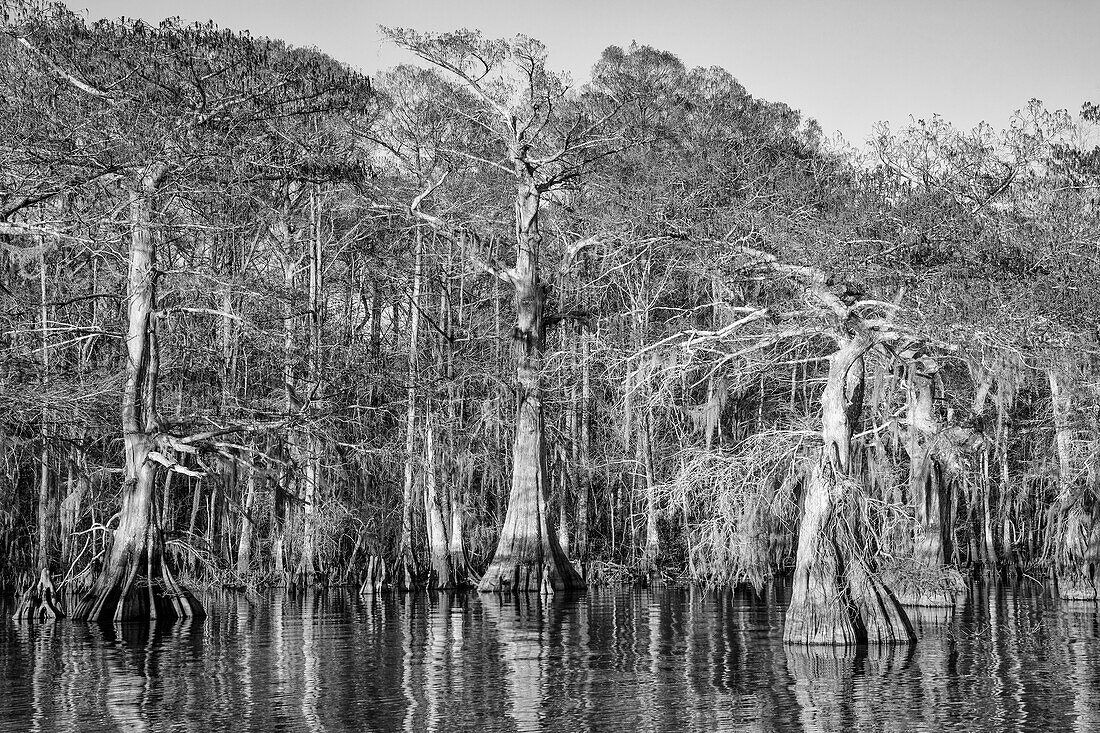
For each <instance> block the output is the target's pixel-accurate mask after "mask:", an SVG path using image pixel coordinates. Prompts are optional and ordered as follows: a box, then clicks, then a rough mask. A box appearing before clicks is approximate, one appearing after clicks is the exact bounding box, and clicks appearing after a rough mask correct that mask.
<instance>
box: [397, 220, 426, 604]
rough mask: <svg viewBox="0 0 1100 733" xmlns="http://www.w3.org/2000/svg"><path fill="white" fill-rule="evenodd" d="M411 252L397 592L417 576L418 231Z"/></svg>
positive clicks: (420, 261)
mask: <svg viewBox="0 0 1100 733" xmlns="http://www.w3.org/2000/svg"><path fill="white" fill-rule="evenodd" d="M413 237H414V240H415V248H416V249H415V252H414V255H413V282H412V292H411V293H410V294H409V353H408V363H407V366H408V372H407V374H406V377H405V378H406V380H407V384H406V387H405V400H406V403H405V474H404V483H403V485H402V486H403V488H402V492H401V534H400V536H399V537H398V540H397V566H396V567H395V569H394V570H395V572H396V574H397V588H398V590H408V589H409V588H410V587H412V583H413V578H415V577H416V576H417V574H418V566H417V562H416V553H415V552H414V550H413V545H412V536H413V509H414V502H415V496H416V463H417V458H416V401H417V380H418V379H420V374H419V368H418V364H419V349H420V343H419V340H420V290H421V286H422V282H423V279H424V278H423V268H424V241H423V235H422V234H421V231H420V227H417V228H416V229H415V230H414V231H413Z"/></svg>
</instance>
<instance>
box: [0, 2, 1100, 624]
mask: <svg viewBox="0 0 1100 733" xmlns="http://www.w3.org/2000/svg"><path fill="white" fill-rule="evenodd" d="M4 7H5V10H4V13H5V17H4V18H3V19H2V20H3V22H4V29H5V30H4V33H3V34H2V35H0V48H2V49H3V52H2V54H0V63H2V64H3V66H4V73H3V75H2V76H0V85H2V86H3V89H2V90H0V98H2V100H3V101H2V103H0V116H2V118H3V120H2V123H3V124H2V125H0V129H2V130H3V132H2V133H0V160H2V164H0V176H2V178H0V253H2V262H0V265H2V269H0V303H2V305H0V349H2V353H3V355H4V356H3V360H2V362H0V363H2V366H0V395H2V398H3V401H4V405H5V407H6V410H5V413H4V415H3V416H2V418H0V461H2V462H3V464H4V465H3V470H2V471H0V496H2V497H3V501H2V502H0V542H2V544H3V546H4V547H5V548H6V551H5V552H4V554H3V557H2V558H0V584H3V585H6V586H8V587H10V588H12V589H17V590H20V591H23V590H24V589H29V591H28V593H27V595H26V596H25V598H27V599H29V600H28V603H27V604H25V605H24V606H23V607H22V609H23V610H24V611H25V612H26V613H28V614H30V615H36V614H38V613H40V612H46V611H47V610H50V609H52V611H50V612H53V611H57V612H60V611H62V610H67V611H68V612H69V613H71V614H72V615H74V616H77V617H88V618H106V617H111V616H113V617H114V618H126V617H132V616H147V615H150V614H158V613H159V614H162V615H177V616H186V615H194V614H197V613H201V607H200V606H199V605H198V604H197V602H196V601H195V599H194V596H193V595H192V594H191V593H190V592H189V591H188V590H187V589H188V588H192V589H194V588H196V587H198V586H201V585H203V584H208V583H218V584H222V585H226V586H231V587H246V588H257V587H261V586H265V585H271V584H275V585H292V586H295V585H302V584H335V583H347V584H352V585H357V586H362V587H364V588H365V589H367V590H368V591H374V590H380V589H381V588H382V587H384V586H396V587H406V588H407V587H434V588H451V587H462V586H467V585H476V584H478V583H480V587H481V588H482V589H483V590H497V591H499V590H542V591H548V590H551V589H557V590H564V589H568V588H571V587H579V586H582V585H584V584H585V583H592V582H602V581H605V580H615V579H636V580H643V581H644V582H661V581H663V580H665V579H668V578H685V579H690V580H693V581H699V582H706V583H714V584H740V583H750V584H752V585H754V586H755V587H757V588H763V587H765V586H766V585H767V583H768V581H769V579H771V578H773V577H776V576H777V575H787V574H790V573H791V572H793V573H794V600H793V602H792V609H793V610H792V612H791V613H790V614H789V616H788V628H787V634H788V637H789V640H792V641H800V642H807V641H809V642H816V641H838V642H841V643H847V642H848V641H852V640H866V639H868V638H871V637H875V638H878V639H879V640H884V641H888V640H891V639H893V638H895V637H897V636H905V635H906V630H905V627H906V623H905V622H904V611H903V610H901V609H902V607H903V606H904V605H905V604H907V603H918V604H932V605H937V604H949V603H951V602H953V600H954V599H955V597H956V596H957V594H958V593H959V590H960V587H961V584H960V582H959V572H960V571H975V572H985V573H1012V574H1021V575H1022V574H1029V575H1031V576H1033V577H1039V578H1042V577H1045V576H1047V575H1050V576H1052V577H1053V578H1055V579H1056V580H1057V581H1058V582H1059V585H1060V588H1061V592H1062V594H1063V595H1065V596H1068V597H1086V598H1096V583H1095V581H1096V579H1095V565H1096V563H1097V562H1100V501H1098V498H1100V493H1098V492H1100V477H1098V471H1097V467H1098V466H1097V451H1096V446H1097V437H1098V436H1097V433H1098V431H1100V419H1098V406H1100V402H1098V387H1097V384H1096V380H1095V377H1094V375H1095V369H1096V363H1095V354H1096V348H1097V338H1098V335H1097V327H1096V322H1097V312H1096V311H1097V297H1096V295H1097V294H1096V292H1094V291H1095V286H1094V285H1093V283H1095V282H1097V270H1098V268H1100V263H1098V262H1097V245H1098V242H1100V227H1098V221H1097V204H1098V203H1100V151H1098V149H1097V148H1096V147H1095V136H1094V131H1095V125H1096V124H1097V122H1098V121H1100V109H1098V108H1097V106H1096V105H1095V104H1093V103H1091V102H1085V103H1084V104H1083V106H1082V108H1081V110H1080V112H1079V113H1078V114H1076V115H1070V114H1068V113H1067V112H1064V111H1052V110H1047V109H1046V108H1045V107H1044V106H1043V105H1042V104H1041V103H1039V102H1037V101H1032V102H1030V103H1028V104H1027V105H1026V106H1025V107H1024V108H1023V109H1022V110H1021V111H1020V112H1018V113H1017V115H1016V116H1015V117H1014V118H1013V120H1012V122H1011V124H1010V125H1009V126H1008V127H1007V128H1006V129H1003V130H995V129H993V128H991V127H990V126H988V125H984V124H983V125H979V126H978V127H976V128H973V129H971V130H960V129H957V128H955V127H953V126H952V125H951V124H949V123H948V122H947V121H945V120H943V119H940V118H938V117H933V118H931V119H927V120H918V121H915V122H914V123H913V124H911V125H908V126H905V127H902V128H900V129H897V130H892V129H889V128H886V127H883V128H881V129H879V131H878V133H877V134H876V137H875V138H874V140H873V141H872V145H871V146H870V147H869V148H868V149H867V150H865V151H856V150H852V149H847V148H839V147H838V146H837V145H834V144H830V143H828V142H827V141H826V140H825V139H824V136H823V135H822V133H821V130H820V127H819V126H818V125H817V124H816V123H815V122H814V121H813V120H811V119H804V118H803V117H802V116H801V115H799V113H798V112H797V111H795V110H793V109H792V108H790V107H789V106H787V105H786V104H784V103H779V102H768V101H765V100H762V99H759V98H756V97H754V96H752V95H751V94H750V93H749V92H748V91H747V90H745V89H744V88H743V87H742V86H741V84H739V83H738V81H737V80H736V79H735V78H734V77H733V76H732V75H731V74H729V73H728V72H726V71H724V70H722V69H718V68H706V69H704V68H695V69H689V68H687V67H685V66H684V64H682V63H681V62H680V61H679V60H678V59H677V58H676V57H675V56H673V55H671V54H669V53H667V52H663V51H660V50H658V49H654V48H651V47H647V46H640V45H632V46H630V47H627V48H619V47H614V46H613V47H609V48H608V49H607V50H606V51H605V52H604V53H603V55H602V56H601V57H600V58H599V59H598V60H597V61H596V64H595V66H594V67H593V71H592V74H591V80H590V81H589V82H588V83H586V84H583V85H580V86H571V85H570V84H569V83H568V82H567V80H566V79H565V77H563V76H561V75H558V74H555V73H553V71H552V70H550V69H548V68H547V66H546V50H545V48H544V47H543V46H542V45H541V44H540V43H539V42H538V41H535V40H533V39H530V38H527V37H523V36H520V37H516V38H514V39H510V40H506V41H495V40H491V39H487V38H484V37H482V36H481V34H479V33H476V32H470V31H458V32H455V33H448V34H419V33H416V32H414V31H408V30H402V29H387V30H386V31H385V33H386V35H387V37H388V39H389V41H390V42H392V43H394V44H396V45H398V46H401V47H404V48H407V49H408V50H410V51H412V52H413V53H414V54H416V55H417V56H418V57H420V59H422V61H423V62H425V64H424V65H423V66H400V67H397V68H394V69H391V70H389V71H387V72H384V73H380V74H378V75H377V76H376V77H374V78H370V79H368V78H366V77H364V76H363V75H361V74H359V73H357V72H355V71H354V70H352V69H350V68H348V67H346V66H344V65H342V64H339V63H337V62H335V61H333V60H332V59H330V58H328V57H326V56H325V55H323V54H321V53H320V52H317V51H314V50H306V49H295V48H292V47H289V46H287V45H286V44H284V43H281V42H278V41H273V40H268V39H258V38H252V37H251V36H249V35H248V34H246V33H237V32H233V31H228V30H224V29H220V28H217V27H215V26H213V25H212V24H201V25H184V24H182V23H180V22H178V21H166V22H165V23H164V24H161V25H159V26H150V25H148V24H145V23H143V22H140V21H99V22H95V23H89V22H86V21H84V20H83V19H82V18H80V17H79V16H76V15H74V14H72V13H70V12H69V11H68V10H66V9H65V8H64V7H61V6H49V5H47V6H40V5H37V4H33V3H19V4H14V5H12V4H9V5H5V6H4ZM43 571H45V574H43ZM61 589H65V590H72V591H75V592H76V593H77V599H78V600H77V601H75V602H74V603H73V604H72V607H71V608H68V609H63V608H62V604H60V603H54V602H53V601H48V602H47V601H43V596H44V595H52V594H53V593H55V592H56V591H57V590H61ZM44 609H45V610H44ZM792 619H794V620H797V621H798V622H797V623H794V624H792V623H791V620H792ZM909 633H911V631H910V632H909Z"/></svg>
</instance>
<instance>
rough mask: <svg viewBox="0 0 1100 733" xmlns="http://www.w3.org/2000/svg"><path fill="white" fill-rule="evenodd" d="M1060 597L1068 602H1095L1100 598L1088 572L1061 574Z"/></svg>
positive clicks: (1059, 581)
mask: <svg viewBox="0 0 1100 733" xmlns="http://www.w3.org/2000/svg"><path fill="white" fill-rule="evenodd" d="M1058 595H1059V597H1061V598H1062V599H1063V600H1066V601H1095V600H1097V599H1098V598H1100V593H1097V589H1096V583H1095V581H1094V580H1093V578H1092V577H1090V574H1089V573H1088V572H1086V571H1080V572H1076V573H1062V574H1060V575H1059V576H1058Z"/></svg>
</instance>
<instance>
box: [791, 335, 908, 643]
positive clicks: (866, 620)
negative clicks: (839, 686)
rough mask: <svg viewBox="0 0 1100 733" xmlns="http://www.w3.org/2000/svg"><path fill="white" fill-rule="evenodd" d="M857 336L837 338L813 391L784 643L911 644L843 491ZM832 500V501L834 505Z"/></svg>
mask: <svg viewBox="0 0 1100 733" xmlns="http://www.w3.org/2000/svg"><path fill="white" fill-rule="evenodd" d="M869 346H870V343H869V341H868V340H867V339H866V337H863V336H853V337H851V338H850V339H848V340H847V341H846V342H845V343H843V344H842V345H841V347H840V349H839V350H838V351H837V352H836V353H834V354H833V355H832V357H831V358H830V360H829V376H828V381H827V382H826V385H825V389H824V392H823V393H822V395H821V408H822V431H821V433H822V439H823V443H824V445H823V446H822V448H821V449H820V454H819V456H818V459H817V462H816V464H815V466H814V468H813V471H812V473H811V475H810V479H809V481H808V482H807V486H806V492H805V496H804V499H803V503H804V505H803V510H802V522H801V525H800V527H799V532H798V555H797V561H796V565H795V573H794V581H793V588H792V593H791V604H790V607H789V608H788V610H787V623H786V629H785V631H784V640H785V641H786V642H788V643H794V644H838V645H852V644H858V643H862V642H868V641H869V642H872V643H892V642H906V641H911V640H912V639H913V638H914V637H913V631H912V628H911V627H910V625H909V621H908V619H907V618H906V616H905V612H904V611H903V610H902V609H901V607H900V606H899V605H898V604H897V601H895V600H894V598H893V596H892V595H891V594H890V592H889V591H888V590H887V589H886V588H885V587H884V586H883V585H882V583H881V581H879V580H878V578H877V577H876V576H875V575H874V574H873V573H872V572H871V570H870V568H868V567H867V562H868V560H869V558H867V557H864V556H863V553H862V551H861V550H860V549H859V539H858V538H857V537H855V536H853V532H852V530H851V527H850V524H849V517H848V516H845V515H846V514H847V513H848V512H849V509H848V508H847V507H845V506H844V502H845V500H846V499H849V498H851V497H849V496H846V494H848V493H849V492H851V491H852V490H853V489H852V487H851V483H852V480H853V479H852V478H851V477H850V476H849V474H848V470H849V456H850V452H851V439H852V432H853V429H854V427H855V421H856V420H857V419H858V417H859V412H860V406H861V402H862V389H863V386H862V375H863V353H864V351H865V350H866V349H867V348H868V347H869ZM838 505H839V506H838Z"/></svg>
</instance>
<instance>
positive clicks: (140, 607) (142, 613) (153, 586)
mask: <svg viewBox="0 0 1100 733" xmlns="http://www.w3.org/2000/svg"><path fill="white" fill-rule="evenodd" d="M143 554H144V553H143ZM142 565H145V563H144V562H142V561H141V560H140V559H139V560H135V561H134V562H133V563H132V564H131V566H130V567H128V568H126V572H114V573H109V572H108V571H106V570H105V571H104V573H103V575H101V576H100V579H99V581H98V582H97V583H96V584H95V586H94V587H93V588H92V590H91V591H89V592H88V593H87V594H86V595H85V596H84V597H83V598H82V599H81V600H80V602H79V603H78V604H77V605H76V607H75V608H74V609H73V619H74V620H76V621H99V622H104V621H135V620H151V619H161V620H176V619H188V618H194V619H197V618H203V617H204V616H205V615H206V612H205V611H204V610H203V607H202V604H201V603H200V602H199V601H198V599H197V598H195V596H194V594H192V593H191V591H189V590H187V589H186V588H184V587H183V586H181V585H180V584H179V583H178V582H177V581H176V579H175V578H174V577H173V576H172V573H171V572H169V571H168V569H167V568H165V567H163V565H161V563H159V562H158V563H155V565H157V566H160V567H159V568H155V569H153V570H152V573H151V577H150V574H148V573H140V572H139V571H140V569H141V566H142Z"/></svg>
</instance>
